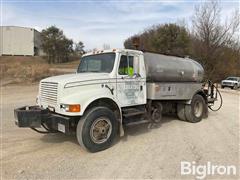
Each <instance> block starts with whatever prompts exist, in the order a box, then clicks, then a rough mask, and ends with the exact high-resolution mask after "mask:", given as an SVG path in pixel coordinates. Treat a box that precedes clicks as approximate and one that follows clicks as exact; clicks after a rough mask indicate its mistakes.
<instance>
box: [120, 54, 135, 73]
mask: <svg viewBox="0 0 240 180" xmlns="http://www.w3.org/2000/svg"><path fill="white" fill-rule="evenodd" d="M118 74H119V75H129V76H133V74H134V67H133V56H126V55H122V56H121V59H120V64H119V69H118Z"/></svg>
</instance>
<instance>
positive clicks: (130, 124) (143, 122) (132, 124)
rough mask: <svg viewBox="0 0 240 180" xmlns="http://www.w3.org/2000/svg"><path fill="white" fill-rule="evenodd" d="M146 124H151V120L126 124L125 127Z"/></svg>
mask: <svg viewBox="0 0 240 180" xmlns="http://www.w3.org/2000/svg"><path fill="white" fill-rule="evenodd" d="M146 123H150V121H149V120H141V121H135V122H130V123H126V124H125V126H135V125H138V124H146Z"/></svg>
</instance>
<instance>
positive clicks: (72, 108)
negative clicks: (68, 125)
mask: <svg viewBox="0 0 240 180" xmlns="http://www.w3.org/2000/svg"><path fill="white" fill-rule="evenodd" d="M80 110H81V107H80V104H71V105H69V107H68V112H80Z"/></svg>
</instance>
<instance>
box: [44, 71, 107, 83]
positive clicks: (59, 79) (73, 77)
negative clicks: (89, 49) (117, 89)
mask: <svg viewBox="0 0 240 180" xmlns="http://www.w3.org/2000/svg"><path fill="white" fill-rule="evenodd" d="M109 78H110V76H109V74H108V73H75V74H65V75H60V76H52V77H48V78H45V79H43V80H41V82H56V83H60V84H63V85H64V84H66V83H74V82H81V81H90V80H100V79H109Z"/></svg>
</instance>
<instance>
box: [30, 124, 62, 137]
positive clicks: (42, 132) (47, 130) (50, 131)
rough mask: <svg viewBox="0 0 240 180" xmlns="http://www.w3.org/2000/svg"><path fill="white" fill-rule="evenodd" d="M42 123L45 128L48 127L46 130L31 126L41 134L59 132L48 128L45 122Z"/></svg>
mask: <svg viewBox="0 0 240 180" xmlns="http://www.w3.org/2000/svg"><path fill="white" fill-rule="evenodd" d="M41 125H42V127H43V128H44V129H46V131H41V130H38V129H36V128H34V127H31V129H32V130H34V131H36V132H38V133H41V134H48V133H57V132H58V131H56V130H51V129H49V128H47V126H46V125H45V124H44V123H42V124H41Z"/></svg>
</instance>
